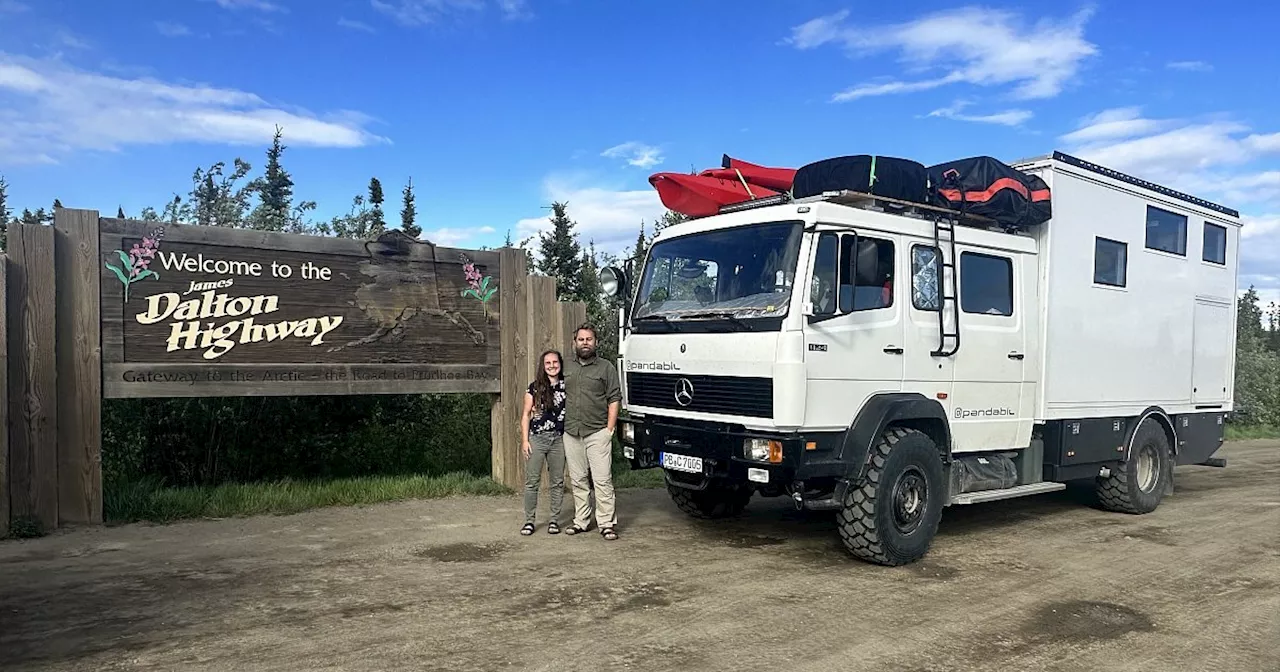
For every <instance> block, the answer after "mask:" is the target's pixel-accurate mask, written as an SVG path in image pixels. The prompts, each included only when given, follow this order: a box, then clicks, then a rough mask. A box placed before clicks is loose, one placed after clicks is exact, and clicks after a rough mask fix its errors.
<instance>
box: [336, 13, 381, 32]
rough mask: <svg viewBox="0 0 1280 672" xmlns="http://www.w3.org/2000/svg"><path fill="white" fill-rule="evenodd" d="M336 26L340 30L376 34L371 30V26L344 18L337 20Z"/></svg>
mask: <svg viewBox="0 0 1280 672" xmlns="http://www.w3.org/2000/svg"><path fill="white" fill-rule="evenodd" d="M338 25H339V26H340V27H342V28H350V29H351V30H359V31H363V32H366V33H374V32H377V31H375V30H374V29H373V26H371V25H369V24H367V23H365V22H363V21H354V20H352V19H348V18H345V17H344V18H340V19H338Z"/></svg>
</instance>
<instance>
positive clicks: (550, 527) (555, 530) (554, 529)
mask: <svg viewBox="0 0 1280 672" xmlns="http://www.w3.org/2000/svg"><path fill="white" fill-rule="evenodd" d="M547 534H560V526H559V525H557V524H556V521H554V520H553V521H551V522H549V523H547Z"/></svg>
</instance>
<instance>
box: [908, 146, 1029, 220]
mask: <svg viewBox="0 0 1280 672" xmlns="http://www.w3.org/2000/svg"><path fill="white" fill-rule="evenodd" d="M927 170H928V173H929V186H930V188H931V189H932V190H933V194H935V195H936V197H937V200H938V202H939V204H940V205H943V206H945V207H948V208H954V209H956V210H961V209H963V210H964V211H965V212H968V213H972V214H975V215H981V216H983V217H988V218H990V219H993V220H995V221H996V222H997V223H1000V224H1003V225H1005V226H1012V227H1029V226H1036V225H1039V224H1043V223H1045V222H1046V221H1048V220H1049V217H1050V216H1051V215H1052V214H1053V212H1052V208H1051V207H1050V202H1049V185H1047V184H1045V183H1044V180H1042V179H1040V178H1039V177H1036V176H1034V175H1028V174H1027V173H1024V172H1022V171H1020V170H1017V169H1015V168H1014V167H1013V166H1010V165H1008V164H1006V163H1003V162H1001V161H1000V160H999V159H993V158H991V157H989V156H974V157H970V158H967V159H957V160H955V161H948V162H946V163H939V164H938V165H936V166H929V168H928V169H927Z"/></svg>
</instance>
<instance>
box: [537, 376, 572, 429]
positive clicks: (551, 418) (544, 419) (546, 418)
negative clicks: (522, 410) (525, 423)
mask: <svg viewBox="0 0 1280 672" xmlns="http://www.w3.org/2000/svg"><path fill="white" fill-rule="evenodd" d="M529 396H531V397H533V400H534V401H533V418H531V419H530V421H529V433H530V434H547V433H555V434H563V433H564V408H565V393H564V378H561V379H560V380H558V381H556V384H555V385H552V386H551V402H552V403H551V408H541V409H540V408H538V395H537V394H535V393H534V391H533V383H529Z"/></svg>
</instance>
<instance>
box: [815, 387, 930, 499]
mask: <svg viewBox="0 0 1280 672" xmlns="http://www.w3.org/2000/svg"><path fill="white" fill-rule="evenodd" d="M893 426H898V427H905V428H909V429H915V430H918V431H920V432H921V433H923V434H924V435H925V436H928V437H929V438H930V439H931V440H932V441H933V443H934V445H936V446H937V447H938V456H939V458H940V459H942V460H943V461H944V462H945V461H946V460H947V459H948V458H949V457H950V455H951V426H950V424H949V423H948V422H947V412H946V410H945V409H943V408H942V404H940V403H938V402H937V400H935V399H929V398H927V397H925V396H924V395H922V394H919V393H915V392H893V393H885V394H877V395H875V396H872V397H871V398H870V399H868V400H867V401H866V403H864V404H863V405H862V408H861V409H860V410H859V411H858V414H857V416H855V417H854V419H853V423H852V424H851V425H849V429H848V430H847V431H846V432H845V435H844V440H843V441H842V444H841V446H840V460H841V461H842V462H844V463H845V464H848V465H849V466H850V471H849V474H848V478H850V479H855V480H856V479H858V478H861V477H862V475H863V473H864V472H865V471H866V468H867V460H868V458H869V456H870V454H871V449H872V448H873V447H874V446H875V444H876V441H877V440H879V438H880V435H882V434H883V433H884V432H885V430H886V429H888V428H889V427H893Z"/></svg>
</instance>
